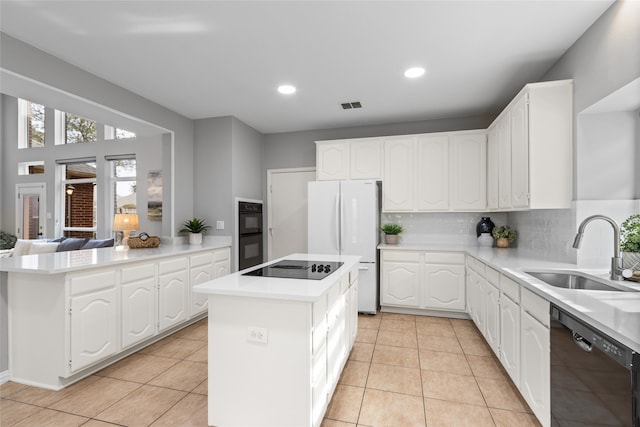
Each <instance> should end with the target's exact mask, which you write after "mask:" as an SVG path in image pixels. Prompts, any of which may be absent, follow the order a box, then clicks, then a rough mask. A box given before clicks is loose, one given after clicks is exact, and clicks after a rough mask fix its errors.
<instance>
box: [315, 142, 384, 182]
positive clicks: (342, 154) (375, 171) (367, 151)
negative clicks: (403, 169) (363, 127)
mask: <svg viewBox="0 0 640 427" xmlns="http://www.w3.org/2000/svg"><path fill="white" fill-rule="evenodd" d="M316 178H317V180H318V181H326V180H331V181H334V180H336V181H337V180H348V179H372V180H380V179H381V178H382V138H358V139H342V140H334V141H316Z"/></svg>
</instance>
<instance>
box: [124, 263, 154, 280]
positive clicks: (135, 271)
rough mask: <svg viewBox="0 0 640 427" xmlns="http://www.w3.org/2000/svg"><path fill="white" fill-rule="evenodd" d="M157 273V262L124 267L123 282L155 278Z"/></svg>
mask: <svg viewBox="0 0 640 427" xmlns="http://www.w3.org/2000/svg"><path fill="white" fill-rule="evenodd" d="M155 275H156V266H155V264H151V263H149V264H142V265H136V266H132V267H124V268H123V269H122V284H123V285H126V284H127V283H132V282H137V281H139V280H144V279H150V278H154V277H155Z"/></svg>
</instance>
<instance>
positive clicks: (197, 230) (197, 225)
mask: <svg viewBox="0 0 640 427" xmlns="http://www.w3.org/2000/svg"><path fill="white" fill-rule="evenodd" d="M210 228H211V226H210V225H207V224H206V222H205V221H204V220H203V219H198V218H192V219H190V220H187V221H185V222H184V223H183V224H182V228H181V229H180V231H179V233H190V234H189V244H190V245H200V244H202V235H203V234H204V233H206V232H207V230H208V229H210Z"/></svg>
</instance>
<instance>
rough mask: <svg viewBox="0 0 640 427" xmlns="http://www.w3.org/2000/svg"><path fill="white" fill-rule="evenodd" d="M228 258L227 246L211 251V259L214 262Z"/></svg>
mask: <svg viewBox="0 0 640 427" xmlns="http://www.w3.org/2000/svg"><path fill="white" fill-rule="evenodd" d="M229 258H230V256H229V248H224V249H216V251H215V252H214V253H213V260H214V261H216V262H218V261H227V260H228V259H229Z"/></svg>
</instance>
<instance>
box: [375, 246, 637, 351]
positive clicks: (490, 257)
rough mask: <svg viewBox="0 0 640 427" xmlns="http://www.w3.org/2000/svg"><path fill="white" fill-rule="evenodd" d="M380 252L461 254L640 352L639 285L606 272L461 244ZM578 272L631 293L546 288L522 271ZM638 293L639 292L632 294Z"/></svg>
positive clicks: (512, 250)
mask: <svg viewBox="0 0 640 427" xmlns="http://www.w3.org/2000/svg"><path fill="white" fill-rule="evenodd" d="M378 248H379V249H382V250H422V251H444V252H465V253H467V254H469V255H471V256H473V257H475V258H478V259H480V260H481V261H483V262H484V263H485V264H487V265H488V266H490V267H493V268H495V269H496V270H500V271H501V272H502V273H503V274H505V275H506V276H508V277H510V278H511V279H513V280H515V281H517V282H518V283H520V285H521V286H524V287H525V288H527V289H529V290H531V291H532V292H534V293H536V294H537V295H540V296H541V297H543V298H544V299H546V300H547V301H549V302H551V303H552V304H554V305H556V306H557V307H559V308H561V309H563V310H565V311H566V312H568V313H570V314H572V315H574V316H575V317H576V318H578V319H580V320H582V321H584V322H585V323H587V324H589V325H591V326H593V327H594V328H596V329H598V330H600V331H602V332H604V333H605V334H607V335H609V336H610V337H611V338H613V339H615V340H618V341H619V342H620V343H622V344H624V345H626V346H627V347H629V348H631V349H633V350H635V351H636V352H640V283H637V282H631V281H626V280H625V281H612V280H609V272H608V270H606V269H602V268H600V269H595V268H589V266H578V265H577V264H570V263H560V262H552V261H545V260H541V259H540V257H536V255H535V254H534V253H532V252H530V251H522V250H519V249H517V248H509V249H498V248H484V247H478V246H463V245H435V246H434V245H429V244H424V245H420V244H411V245H385V244H383V245H380V246H378ZM545 270H546V271H548V270H561V271H578V272H582V273H586V274H590V275H592V276H596V277H598V278H599V279H602V280H605V281H607V283H608V284H610V285H611V286H614V287H617V288H626V289H629V290H632V291H631V292H616V291H589V290H572V289H563V288H557V287H554V286H550V285H547V284H546V283H544V282H542V281H540V280H538V279H536V278H535V277H533V276H530V275H528V274H526V273H525V271H545ZM633 291H639V292H633Z"/></svg>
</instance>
